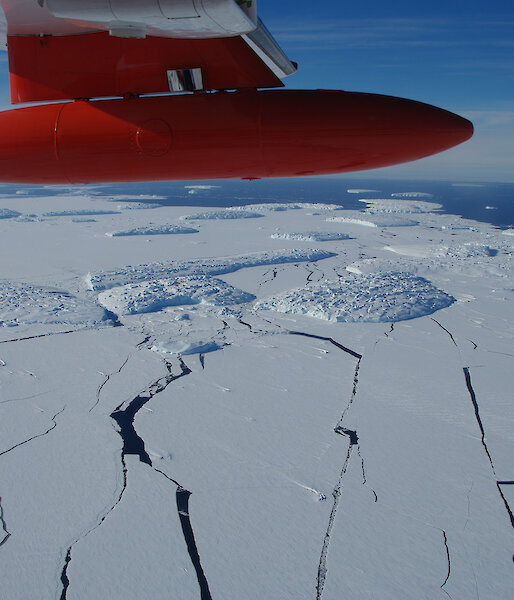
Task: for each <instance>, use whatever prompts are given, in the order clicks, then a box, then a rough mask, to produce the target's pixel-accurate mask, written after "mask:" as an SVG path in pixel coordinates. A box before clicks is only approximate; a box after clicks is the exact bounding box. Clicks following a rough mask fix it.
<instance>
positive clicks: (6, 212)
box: [0, 208, 21, 219]
mask: <svg viewBox="0 0 514 600" xmlns="http://www.w3.org/2000/svg"><path fill="white" fill-rule="evenodd" d="M20 216H21V213H19V212H18V211H17V210H12V209H10V208H0V219H13V218H14V217H20Z"/></svg>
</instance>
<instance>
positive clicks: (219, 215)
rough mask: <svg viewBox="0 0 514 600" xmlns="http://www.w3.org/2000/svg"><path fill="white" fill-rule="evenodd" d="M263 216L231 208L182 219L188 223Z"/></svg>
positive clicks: (186, 216) (187, 216)
mask: <svg viewBox="0 0 514 600" xmlns="http://www.w3.org/2000/svg"><path fill="white" fill-rule="evenodd" d="M263 216H264V215H261V214H259V213H256V212H250V211H248V210H231V209H229V208H225V209H223V210H210V211H206V212H201V213H195V214H193V215H185V216H183V217H180V218H181V219H184V220H186V221H211V220H220V221H224V220H226V219H258V218H259V217H263Z"/></svg>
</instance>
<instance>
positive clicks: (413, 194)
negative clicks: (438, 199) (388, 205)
mask: <svg viewBox="0 0 514 600" xmlns="http://www.w3.org/2000/svg"><path fill="white" fill-rule="evenodd" d="M391 197H392V198H433V197H434V194H429V193H428V192H395V193H393V194H391Z"/></svg>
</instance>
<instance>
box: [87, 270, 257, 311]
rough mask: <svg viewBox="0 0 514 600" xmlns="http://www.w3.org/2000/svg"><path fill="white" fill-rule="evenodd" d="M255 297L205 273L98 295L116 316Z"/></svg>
mask: <svg viewBox="0 0 514 600" xmlns="http://www.w3.org/2000/svg"><path fill="white" fill-rule="evenodd" d="M252 300H255V296H254V295H253V294H249V293H247V292H244V291H243V290H239V289H237V288H235V287H233V286H231V285H230V284H228V283H225V282H224V281H222V280H221V279H214V278H212V277H206V276H203V275H199V276H191V277H176V278H171V279H153V280H151V281H143V282H141V283H134V284H129V285H124V286H121V287H115V288H112V289H110V290H108V291H105V292H102V293H101V294H99V296H98V301H99V302H100V304H102V305H103V306H105V308H106V309H107V310H109V311H111V312H113V313H115V314H117V315H133V314H138V313H149V312H157V311H159V310H162V309H163V308H166V307H169V306H181V305H185V304H209V305H211V306H225V305H227V304H242V303H244V302H251V301H252Z"/></svg>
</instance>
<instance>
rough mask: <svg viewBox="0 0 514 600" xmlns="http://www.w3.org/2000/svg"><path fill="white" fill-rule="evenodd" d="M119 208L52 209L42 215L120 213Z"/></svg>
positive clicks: (71, 215)
mask: <svg viewBox="0 0 514 600" xmlns="http://www.w3.org/2000/svg"><path fill="white" fill-rule="evenodd" d="M119 214H120V211H119V210H100V209H94V208H83V209H79V208H77V209H74V210H51V211H49V212H44V213H43V214H42V215H41V216H43V217H75V216H88V215H91V216H93V215H119Z"/></svg>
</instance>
